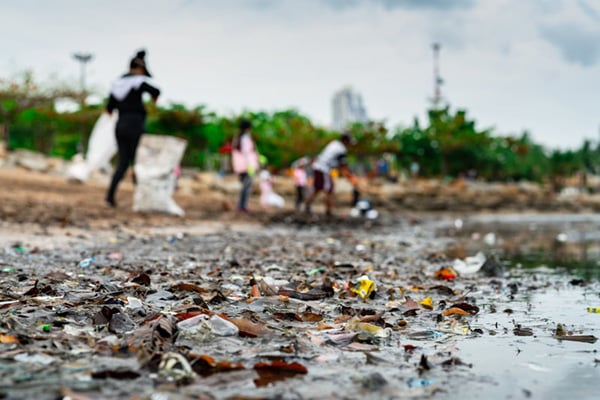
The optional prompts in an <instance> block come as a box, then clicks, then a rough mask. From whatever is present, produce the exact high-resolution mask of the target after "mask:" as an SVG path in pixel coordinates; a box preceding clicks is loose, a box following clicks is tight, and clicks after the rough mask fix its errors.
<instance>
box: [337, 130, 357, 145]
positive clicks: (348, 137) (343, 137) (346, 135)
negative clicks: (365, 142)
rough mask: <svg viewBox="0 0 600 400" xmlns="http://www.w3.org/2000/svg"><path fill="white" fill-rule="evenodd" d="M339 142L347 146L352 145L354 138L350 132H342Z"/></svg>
mask: <svg viewBox="0 0 600 400" xmlns="http://www.w3.org/2000/svg"><path fill="white" fill-rule="evenodd" d="M340 140H341V141H342V142H343V143H347V144H353V143H354V138H353V137H352V134H351V133H350V132H344V133H342V135H341V136H340Z"/></svg>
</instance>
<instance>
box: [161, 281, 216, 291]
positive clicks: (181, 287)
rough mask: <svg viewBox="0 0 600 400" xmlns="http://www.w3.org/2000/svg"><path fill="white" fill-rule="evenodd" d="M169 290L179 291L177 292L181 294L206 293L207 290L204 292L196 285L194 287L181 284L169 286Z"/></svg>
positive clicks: (190, 284) (189, 284) (188, 284)
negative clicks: (181, 292)
mask: <svg viewBox="0 0 600 400" xmlns="http://www.w3.org/2000/svg"><path fill="white" fill-rule="evenodd" d="M170 290H171V291H173V290H179V291H183V292H198V293H206V292H208V290H206V289H204V288H202V287H200V286H198V285H194V284H192V283H183V282H181V283H178V284H176V285H173V286H171V289H170Z"/></svg>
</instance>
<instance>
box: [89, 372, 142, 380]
mask: <svg viewBox="0 0 600 400" xmlns="http://www.w3.org/2000/svg"><path fill="white" fill-rule="evenodd" d="M140 376H141V375H140V374H139V373H138V372H135V371H128V370H122V371H121V370H104V371H96V372H92V378H93V379H108V378H111V379H118V380H125V379H137V378H139V377H140Z"/></svg>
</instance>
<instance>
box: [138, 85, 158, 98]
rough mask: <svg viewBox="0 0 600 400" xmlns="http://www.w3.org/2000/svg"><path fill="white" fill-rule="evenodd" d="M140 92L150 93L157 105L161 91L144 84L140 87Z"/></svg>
mask: <svg viewBox="0 0 600 400" xmlns="http://www.w3.org/2000/svg"><path fill="white" fill-rule="evenodd" d="M140 90H141V91H142V92H146V93H149V94H150V96H152V100H153V101H154V102H155V103H156V100H157V99H158V96H160V90H159V89H158V88H155V87H154V86H152V85H150V84H149V83H148V82H143V83H142V85H141V86H140Z"/></svg>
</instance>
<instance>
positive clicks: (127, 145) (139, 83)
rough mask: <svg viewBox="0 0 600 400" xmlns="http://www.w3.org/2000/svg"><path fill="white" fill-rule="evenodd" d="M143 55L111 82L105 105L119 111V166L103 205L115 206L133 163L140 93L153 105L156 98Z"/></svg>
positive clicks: (141, 118) (142, 117)
mask: <svg viewBox="0 0 600 400" xmlns="http://www.w3.org/2000/svg"><path fill="white" fill-rule="evenodd" d="M145 56H146V52H145V51H139V52H138V53H137V54H136V56H135V57H134V58H133V59H132V60H131V62H130V64H129V72H128V73H127V74H125V75H123V76H122V77H120V78H119V79H117V80H116V81H115V82H114V83H113V85H112V88H111V91H110V97H109V99H108V104H107V105H106V112H108V113H109V114H111V113H112V112H113V110H118V111H119V119H118V121H117V126H116V136H117V146H118V149H119V163H118V165H117V169H116V170H115V173H114V175H113V177H112V181H111V183H110V187H109V189H108V193H107V194H106V204H107V205H108V206H109V207H116V206H117V203H116V201H115V192H116V191H117V186H118V185H119V182H120V181H121V179H123V176H124V175H125V172H127V168H129V165H130V164H132V163H134V162H135V153H136V150H137V146H138V144H139V142H140V138H141V136H142V133H144V130H145V127H144V123H145V121H146V109H145V108H144V103H143V102H142V94H143V93H144V92H146V93H149V94H150V96H152V100H153V101H154V102H156V100H157V98H158V96H159V95H160V90H158V89H157V88H155V87H154V86H152V85H151V84H150V83H148V79H147V78H150V77H152V75H150V72H148V69H147V68H146V61H145V60H144V58H145Z"/></svg>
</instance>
